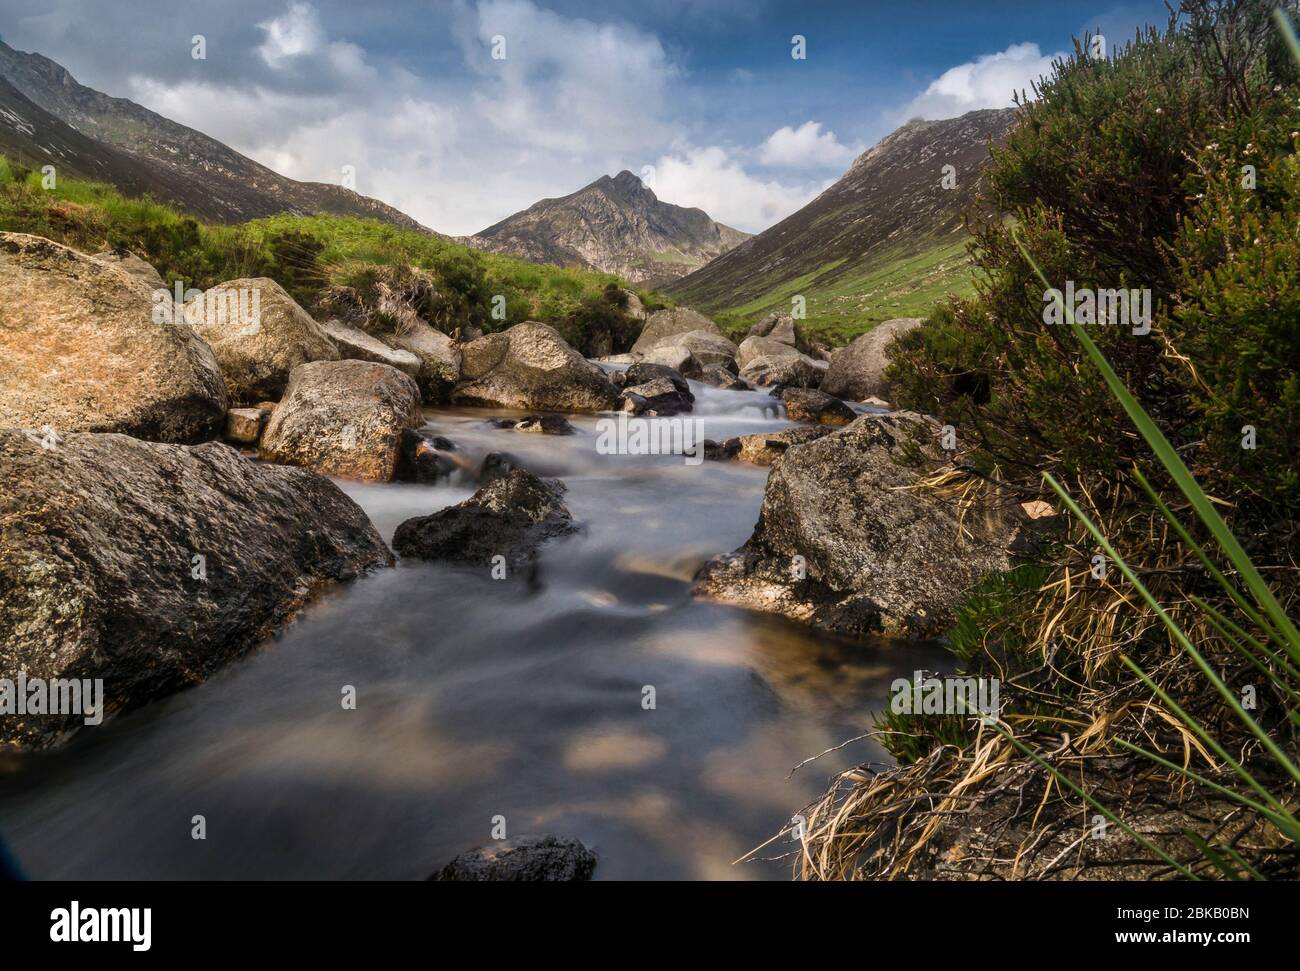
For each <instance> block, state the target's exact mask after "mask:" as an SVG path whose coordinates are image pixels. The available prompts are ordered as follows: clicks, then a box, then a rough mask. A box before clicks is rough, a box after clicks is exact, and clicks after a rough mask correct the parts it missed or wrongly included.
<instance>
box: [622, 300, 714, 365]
mask: <svg viewBox="0 0 1300 971" xmlns="http://www.w3.org/2000/svg"><path fill="white" fill-rule="evenodd" d="M693 331H702V332H704V333H709V334H716V335H717V336H719V337H722V336H724V335H723V333H722V330H721V328H719V327H718V325H717V324H715V323H714V322H713V321H711V320H710V319H709V318H708V317H705V316H704V315H703V314H701V313H697V312H696V311H694V310H692V309H691V308H690V307H673V308H671V309H668V310H659V311H656V312H655V313H653V314H651V315H650V317H649V319H647V320H646V322H645V326H644V327H643V328H641V334H640V336H639V337H637V339H636V343H635V344H633V345H632V352H633V353H635V354H645V353H647V352H648V351H650V350H651V349H652V348H655V347H658V346H659V345H660V344H678V343H681V342H680V341H678V340H676V339H675V338H677V337H680V336H681V335H683V334H689V333H691V332H693Z"/></svg>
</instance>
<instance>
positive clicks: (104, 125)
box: [0, 41, 427, 231]
mask: <svg viewBox="0 0 1300 971" xmlns="http://www.w3.org/2000/svg"><path fill="white" fill-rule="evenodd" d="M0 80H3V81H4V82H7V83H3V84H0V106H3V107H2V108H0V150H4V151H5V152H7V153H8V154H11V155H13V156H14V157H15V158H17V160H18V161H20V162H22V163H23V164H25V165H29V166H32V167H34V168H40V167H41V166H43V165H46V164H52V165H54V166H56V168H58V169H60V170H62V171H66V172H69V173H70V174H73V175H76V176H80V177H83V178H95V179H99V180H101V181H106V182H109V183H111V184H113V185H115V186H117V187H118V188H119V189H120V190H121V191H123V192H125V193H127V194H130V195H140V194H142V193H145V192H148V193H149V194H151V195H153V196H155V197H156V198H157V199H159V200H160V201H163V202H169V203H172V204H173V205H175V206H177V207H179V208H181V209H184V210H185V211H187V212H189V213H191V214H192V215H194V216H197V217H199V218H201V219H205V220H208V221H211V222H219V223H236V222H244V221H246V220H249V219H256V218H258V217H260V216H271V215H275V214H276V213H281V212H292V213H297V214H300V215H307V214H311V213H328V214H331V215H337V216H359V217H365V218H370V219H378V220H380V221H382V222H386V223H391V224H393V225H396V226H402V227H404V228H408V229H422V230H423V229H424V228H425V227H423V226H421V225H420V224H419V223H417V222H416V221H415V220H414V219H412V218H411V217H410V216H407V215H406V214H405V213H402V212H399V211H398V210H396V209H394V208H393V207H392V206H389V205H385V204H384V203H382V202H380V201H379V200H377V199H371V198H368V197H366V196H363V195H359V194H358V193H356V192H353V191H352V190H350V189H345V188H344V187H343V186H339V185H329V184H326V183H321V182H297V181H295V180H293V179H290V178H286V177H285V176H283V175H280V174H279V173H277V172H273V171H271V170H270V169H268V168H267V167H266V166H264V165H259V164H258V163H257V162H254V161H253V160H252V159H250V158H247V157H245V156H243V155H240V154H239V153H238V152H236V151H235V150H234V149H232V148H230V147H229V146H227V145H223V144H222V143H221V142H219V141H217V140H216V139H214V138H209V137H208V136H207V135H204V134H203V133H202V132H198V131H195V130H194V129H193V128H187V127H185V126H184V125H180V124H177V123H176V122H174V121H170V120H168V119H166V118H164V117H162V116H161V115H159V114H155V113H154V112H152V111H150V110H149V109H147V108H144V107H141V106H140V105H138V104H136V103H135V102H133V101H127V100H126V99H125V98H112V97H109V96H108V95H106V94H102V93H101V92H99V91H96V90H94V89H93V88H88V87H86V86H85V85H82V84H78V83H77V80H76V79H75V78H74V77H73V76H72V75H71V74H69V73H68V71H67V70H65V69H64V68H63V67H62V66H60V65H59V64H56V63H55V62H54V61H52V60H50V59H49V58H48V57H43V56H41V55H40V54H28V53H24V52H22V51H16V50H14V49H13V48H12V47H10V46H8V45H7V44H5V43H4V42H3V41H0ZM426 231H427V230H426Z"/></svg>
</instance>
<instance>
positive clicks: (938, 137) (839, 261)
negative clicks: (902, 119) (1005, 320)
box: [664, 109, 1015, 340]
mask: <svg viewBox="0 0 1300 971" xmlns="http://www.w3.org/2000/svg"><path fill="white" fill-rule="evenodd" d="M1014 117H1015V113H1014V110H1013V109H1005V110H984V111H973V112H970V113H969V114H966V115H963V116H962V117H960V118H954V119H950V120H946V121H911V122H908V123H907V124H906V125H904V126H903V127H902V128H900V129H898V130H897V131H896V132H894V133H893V134H891V135H889V136H888V137H887V138H885V139H884V140H883V141H881V142H880V143H879V144H877V145H876V146H874V147H873V148H870V149H868V150H867V151H866V152H864V153H862V155H860V156H858V158H857V159H856V160H855V161H854V163H853V165H852V166H851V167H850V168H849V170H848V171H847V172H846V173H845V174H844V176H843V177H842V178H840V179H839V181H837V182H836V183H835V184H834V185H832V186H831V187H830V188H828V189H827V190H826V191H825V192H823V193H822V194H821V195H819V196H818V197H817V198H816V199H814V200H813V201H812V202H810V203H809V204H808V205H806V206H804V207H803V208H802V209H800V210H799V211H798V212H796V213H794V214H793V215H791V216H788V217H787V218H786V219H784V220H782V221H781V222H779V223H777V224H776V225H775V226H773V227H771V228H770V229H767V230H765V231H764V232H762V233H759V234H758V235H757V236H754V237H753V238H751V239H749V240H747V241H746V242H744V243H742V244H741V245H740V246H737V247H736V248H735V249H733V250H731V251H730V252H729V253H726V254H724V255H723V256H720V257H719V258H718V259H716V260H714V261H713V262H711V263H709V264H708V265H707V266H705V267H703V268H702V269H700V270H697V271H695V272H694V273H691V274H690V275H689V276H686V277H683V278H682V279H680V280H677V281H675V282H673V283H670V284H668V285H667V286H666V287H665V288H664V289H665V292H667V293H669V294H670V295H671V296H673V297H674V298H675V299H677V300H679V301H680V302H682V303H686V304H689V305H691V306H693V307H697V308H699V309H700V310H703V311H704V312H706V313H709V314H711V315H713V316H715V317H718V318H720V319H721V320H723V321H724V322H727V323H730V324H733V325H741V324H749V323H752V322H753V321H755V320H757V319H759V318H761V317H763V316H764V315H765V314H767V313H770V312H771V311H774V310H782V311H785V312H789V309H790V300H791V298H792V297H793V296H794V295H796V294H799V295H802V296H803V297H804V298H805V299H806V300H807V311H808V322H807V326H808V329H809V330H810V331H812V332H816V333H821V334H823V335H824V336H827V337H832V338H835V339H841V340H842V339H845V338H847V337H849V336H852V335H853V334H856V333H860V332H862V331H863V330H866V329H868V328H869V327H870V325H871V324H874V323H878V322H879V321H881V320H886V319H889V318H891V317H907V316H924V315H925V313H926V312H927V311H928V310H929V308H931V307H933V306H934V305H935V303H937V302H938V301H940V300H941V299H942V298H943V297H944V295H945V294H947V293H949V292H958V293H965V292H968V291H969V289H970V282H969V275H968V273H967V267H968V265H969V264H968V261H967V259H966V256H965V253H964V245H963V243H964V239H965V231H964V229H963V225H962V214H963V212H964V211H965V210H966V209H967V207H968V206H969V205H970V204H971V202H972V200H973V198H974V190H975V187H976V185H977V182H978V179H979V175H980V172H981V168H982V166H983V164H984V162H985V161H986V160H987V158H988V145H989V143H990V142H991V141H999V140H1001V139H1002V138H1003V137H1005V135H1006V133H1007V131H1008V129H1009V128H1010V126H1011V122H1012V120H1013V118H1014ZM945 165H951V166H953V168H954V170H955V178H956V184H955V187H953V188H944V186H943V184H942V180H943V177H944V171H943V167H944V166H945Z"/></svg>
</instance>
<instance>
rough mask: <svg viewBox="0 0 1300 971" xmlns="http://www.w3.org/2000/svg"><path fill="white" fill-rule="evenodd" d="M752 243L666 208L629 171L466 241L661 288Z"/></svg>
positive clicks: (691, 213) (700, 217)
mask: <svg viewBox="0 0 1300 971" xmlns="http://www.w3.org/2000/svg"><path fill="white" fill-rule="evenodd" d="M748 238H749V235H748V234H747V233H742V232H739V231H738V230H735V229H732V228H731V227H730V226H724V225H722V224H721V223H716V222H714V221H713V220H712V219H710V218H709V215H708V213H706V212H704V211H703V210H701V209H685V208H683V207H681V206H674V205H672V204H671V203H667V202H662V201H660V199H659V198H658V197H657V196H656V195H655V194H654V192H653V190H651V188H650V187H649V186H647V185H646V184H645V183H644V182H642V181H641V179H640V178H639V177H637V176H636V175H635V174H634V173H632V172H629V171H628V170H627V169H624V170H623V171H621V172H619V173H618V174H617V175H602V176H601V177H600V178H598V179H597V180H596V181H595V182H592V183H591V184H590V185H587V186H584V187H583V188H581V189H579V190H578V191H577V192H574V193H571V194H570V195H567V196H564V197H563V198H559V199H543V200H542V201H541V202H538V203H535V204H534V205H532V206H530V207H529V208H528V209H525V210H524V211H522V212H517V213H515V214H514V215H513V216H509V217H507V218H506V219H503V220H502V221H501V222H499V223H497V224H495V225H493V226H489V227H488V228H487V229H485V230H483V231H482V232H481V233H479V234H478V235H476V236H471V237H468V240H467V241H468V242H469V243H470V244H471V245H473V246H476V247H478V248H480V249H486V250H489V251H491V252H495V253H508V254H510V255H512V256H519V257H523V258H524V259H527V260H533V261H534V262H538V263H556V264H558V265H560V266H576V267H582V268H585V269H592V270H600V271H602V272H605V273H617V274H618V275H620V276H622V277H623V278H624V279H626V280H629V281H630V282H633V283H644V284H648V285H658V284H660V283H663V282H665V281H667V280H674V279H676V278H677V277H680V276H684V275H685V274H687V273H689V272H691V271H692V270H694V269H696V268H698V267H700V266H703V265H704V264H705V263H707V262H708V261H709V260H711V259H713V258H714V257H716V256H719V255H721V254H722V253H725V252H727V251H728V250H730V249H731V248H732V247H734V246H738V245H739V244H740V243H742V242H744V241H745V240H746V239H748Z"/></svg>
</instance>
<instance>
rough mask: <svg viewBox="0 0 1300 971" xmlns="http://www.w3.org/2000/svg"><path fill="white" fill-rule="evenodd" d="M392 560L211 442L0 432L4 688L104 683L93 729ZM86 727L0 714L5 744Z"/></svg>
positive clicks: (321, 499) (345, 521)
mask: <svg viewBox="0 0 1300 971" xmlns="http://www.w3.org/2000/svg"><path fill="white" fill-rule="evenodd" d="M391 562H392V555H391V553H390V552H389V551H388V548H387V547H386V546H385V545H384V542H383V540H381V539H380V538H379V534H378V533H376V532H375V529H374V527H373V526H371V524H370V521H369V520H368V519H367V518H366V515H365V513H363V512H362V511H361V508H360V507H359V506H357V504H356V503H354V502H353V501H352V500H351V499H349V498H348V497H347V496H345V495H344V494H343V493H342V492H341V491H340V490H339V489H338V488H337V487H336V486H335V485H334V484H333V483H332V482H330V481H329V480H328V479H324V478H322V477H320V476H318V475H315V474H314V473H312V472H308V471H306V470H304V469H295V468H285V467H281V466H275V465H267V464H265V463H262V462H257V461H253V460H250V459H246V458H244V457H243V456H241V455H240V454H239V453H238V452H237V451H235V450H234V449H232V448H230V447H229V446H227V445H221V444H219V443H216V442H210V443H207V444H204V445H198V446H194V447H188V446H182V445H160V444H153V443H149V442H142V441H140V440H138V439H135V438H130V437H128V436H126V435H110V434H70V435H66V436H64V437H63V439H62V440H61V441H60V442H59V443H58V444H57V445H55V446H54V447H52V448H44V447H42V446H41V444H39V443H38V442H36V441H33V440H32V438H31V437H30V436H28V435H25V434H24V433H22V432H19V431H0V631H2V632H3V636H0V679H5V680H8V681H11V682H12V681H16V680H17V679H18V678H19V676H20V674H21V675H22V676H23V677H25V678H26V679H27V681H28V682H29V683H30V682H31V681H32V680H33V679H39V680H41V681H44V682H45V683H47V684H48V683H49V682H50V681H51V680H52V679H59V680H64V681H68V682H70V681H72V680H74V679H88V680H90V681H92V682H93V680H94V679H103V692H104V696H103V699H102V701H103V704H102V706H101V710H100V711H99V712H98V713H96V714H94V715H93V716H92V717H91V719H90V721H91V723H92V724H94V723H95V722H96V721H97V720H98V717H99V716H100V715H102V714H104V713H105V712H107V713H108V714H111V713H113V712H114V711H118V710H120V709H125V708H131V707H135V706H137V705H140V704H143V703H144V702H146V701H149V700H150V699H153V698H157V697H160V696H163V695H166V694H170V693H171V692H173V691H176V690H178V689H180V688H183V687H186V686H187V685H191V684H196V683H198V682H200V681H202V680H204V678H206V677H207V676H208V675H210V674H212V673H213V672H214V671H216V670H218V669H219V668H221V667H222V666H223V665H225V664H227V663H229V662H230V661H231V660H232V659H234V658H236V657H238V656H240V655H241V654H243V653H245V652H246V651H248V650H249V649H251V648H253V647H254V646H256V645H257V644H259V643H261V642H262V641H263V640H265V639H266V638H267V637H269V636H270V635H271V634H272V633H273V632H274V631H275V630H276V629H277V628H278V627H280V625H282V624H283V623H284V622H285V621H286V620H287V619H288V618H289V617H290V616H291V615H292V614H293V613H294V612H295V611H296V610H297V609H298V608H299V607H301V606H302V604H303V603H304V601H305V600H307V599H308V598H309V597H310V596H312V595H314V594H315V592H316V591H318V590H320V589H321V588H322V587H323V586H324V585H326V584H327V583H329V582H332V581H338V580H348V579H351V578H353V577H356V576H357V575H358V574H360V573H363V572H365V571H367V570H369V569H372V568H375V567H383V566H387V565H389V564H391ZM4 694H5V692H4V690H3V689H0V705H3V704H4V701H5V699H4ZM85 721H86V717H85V713H84V709H83V711H82V713H80V714H76V713H74V714H65V715H60V716H56V715H54V714H39V715H33V714H28V715H26V716H22V715H18V714H16V713H15V712H12V711H11V712H7V713H5V714H3V715H2V716H0V744H5V745H10V746H13V745H17V746H19V747H41V746H48V745H51V744H54V743H55V742H57V741H58V740H60V739H61V738H62V737H63V736H64V735H65V733H67V732H71V731H74V730H76V729H78V728H80V727H81V726H82V724H83V723H84V722H85Z"/></svg>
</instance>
